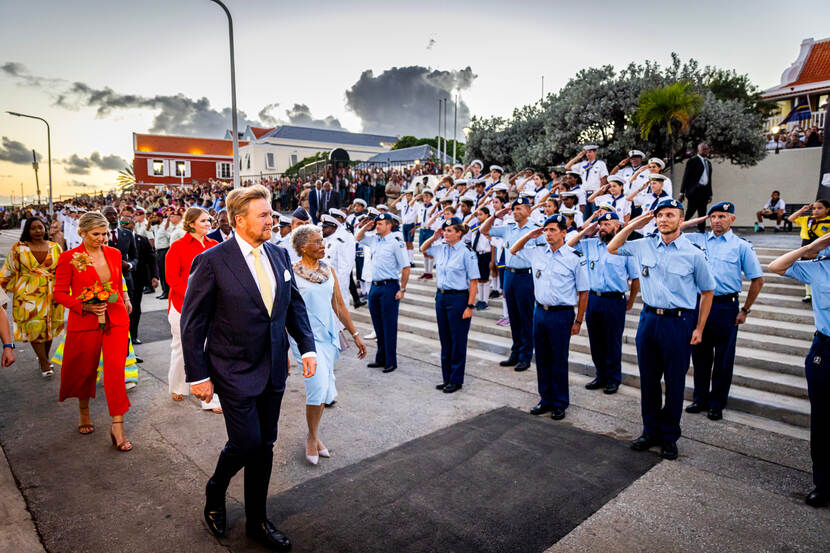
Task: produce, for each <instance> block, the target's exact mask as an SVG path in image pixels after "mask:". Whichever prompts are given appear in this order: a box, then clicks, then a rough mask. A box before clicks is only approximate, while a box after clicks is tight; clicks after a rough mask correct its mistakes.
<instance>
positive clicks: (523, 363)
mask: <svg viewBox="0 0 830 553" xmlns="http://www.w3.org/2000/svg"><path fill="white" fill-rule="evenodd" d="M529 368H530V363H528V362H527V361H519V363H518V364H517V365H516V366H515V367H513V370H514V371H516V372H517V373H520V372H522V371H526V370H527V369H529Z"/></svg>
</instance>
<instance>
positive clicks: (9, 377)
mask: <svg viewBox="0 0 830 553" xmlns="http://www.w3.org/2000/svg"><path fill="white" fill-rule="evenodd" d="M763 236H764V237H766V236H771V237H772V236H776V235H772V234H765V235H763ZM10 243H11V239H10V238H9V237H8V236H0V251H5V250H6V249H7V248H8V246H9V244H10ZM145 298H147V299H146V300H145V302H146V305H145V306H144V309H145V311H146V312H147V318H146V323H143V329H142V332H144V333H146V334H147V335H148V336H153V337H155V338H157V339H156V340H155V341H152V342H149V343H146V344H144V345H142V346H138V353H139V355H141V356H142V357H144V359H145V361H146V362H145V363H144V364H143V365H142V366H141V374H140V383H139V385H138V387H137V388H136V389H135V390H133V391H131V392H130V400H131V401H132V404H133V407H132V409H131V411H130V413H129V414H128V415H127V417H126V419H127V429H128V432H129V436H130V438H131V439H132V441H133V443H134V444H135V450H134V451H133V452H131V453H129V454H120V453H117V452H116V451H115V450H114V449H113V448H112V447H111V446H110V445H109V438H108V436H107V416H106V406H105V402H104V398H103V391H102V392H101V394H100V395H99V397H98V398H97V399H96V400H93V402H92V413H93V419H94V421H95V423H96V424H97V430H96V432H95V433H94V434H92V435H91V436H81V435H79V434H78V433H77V430H76V424H77V407H76V404H74V403H73V402H66V403H63V404H60V403H58V402H57V390H58V381H57V379H54V380H50V381H44V380H43V379H42V378H41V377H40V375H39V371H38V369H37V366H36V363H35V361H34V355H33V353H32V352H31V350H30V349H29V348H28V346H25V345H22V346H21V347H20V349H18V350H17V352H18V362H17V363H16V364H15V365H14V366H13V367H11V368H9V369H5V370H3V371H0V390H2V391H3V401H2V402H0V445H2V449H3V451H4V452H5V457H6V458H7V459H8V465H7V466H4V463H3V462H2V461H3V460H2V458H0V515H3V516H0V551H15V552H19V551H37V550H38V549H37V548H38V547H41V544H42V547H43V548H45V549H46V550H47V551H50V552H58V551H71V552H82V551H96V552H97V551H114V552H119V551H130V552H143V551H146V552H159V551H176V552H182V553H183V552H189V551H194V552H196V551H198V552H206V551H229V550H230V551H239V552H241V551H260V550H261V549H259V548H258V547H257V546H255V545H254V544H251V543H250V542H248V541H247V540H246V539H245V538H244V536H242V534H243V528H242V524H241V522H242V511H241V503H240V500H241V498H242V485H241V484H242V483H241V478H237V479H236V480H235V481H234V483H233V484H232V486H231V489H230V502H229V504H230V510H231V513H230V516H231V524H232V536H231V538H230V539H229V540H228V541H227V542H225V543H219V542H218V541H217V540H215V539H213V538H212V537H211V536H209V535H208V534H207V532H206V530H205V528H204V525H203V523H202V522H201V512H200V511H201V505H202V496H203V487H204V483H205V480H206V478H207V476H208V474H209V473H210V472H211V471H212V469H213V466H214V463H215V461H216V457H217V453H218V451H219V449H220V448H221V447H222V445H223V443H224V440H225V431H224V424H223V421H222V418H221V417H220V416H217V415H213V414H211V413H209V412H203V411H201V410H200V409H199V408H198V405H197V403H196V402H195V401H194V400H192V399H189V400H187V401H185V402H182V403H174V402H172V401H171V400H170V399H169V395H168V394H167V385H166V374H167V360H168V355H169V342H168V341H166V340H165V339H163V337H164V335H165V328H164V324H166V323H165V322H164V304H163V302H160V301H157V300H155V299H154V298H153V297H152V296H145ZM373 349H374V346H373V345H372V346H371V347H370V350H373ZM400 351H401V356H402V359H401V361H400V363H399V365H400V369H399V370H398V371H396V372H395V373H392V374H390V375H382V374H380V373H379V372H378V371H377V370H373V369H368V368H366V367H365V363H364V362H361V361H358V360H357V359H356V358H355V357H354V349H353V348H352V349H351V350H349V351H347V352H345V353H344V355H343V357H342V359H341V361H340V362H339V364H338V366H337V385H338V390H339V392H340V396H339V397H338V402H337V406H336V407H335V408H333V409H330V410H327V411H326V413H325V416H324V418H323V426H322V432H323V434H322V435H323V438H324V440H325V441H326V444H327V445H328V446H329V448H330V450H331V451H332V455H333V456H332V458H331V459H330V460H322V461H321V463H320V465H318V466H316V467H310V466H308V465H306V464H305V462H304V459H303V443H304V436H305V420H304V409H303V405H304V394H303V388H302V382H301V379H300V378H299V377H298V376H297V375H293V376H292V377H290V379H289V382H288V389H287V391H286V394H285V401H284V403H283V410H282V416H281V421H280V436H279V439H278V442H277V446H276V455H275V463H274V472H273V477H272V481H271V489H270V494H271V495H272V496H273V495H275V494H278V493H280V492H282V491H285V490H288V489H290V488H293V487H294V486H296V485H298V484H300V483H304V482H308V481H311V480H312V479H314V478H316V477H318V476H321V475H323V474H328V473H330V472H332V471H335V470H337V469H340V468H344V467H350V466H352V465H354V464H355V463H362V462H363V461H364V460H366V459H368V458H370V457H372V456H375V455H378V454H382V453H384V452H386V451H388V450H389V449H391V448H393V447H395V446H398V445H400V444H402V443H404V442H408V441H410V440H413V439H415V438H418V437H422V436H426V435H427V434H430V433H431V432H433V431H435V430H438V429H441V428H445V427H448V426H451V425H453V424H455V423H458V422H460V421H465V420H468V419H470V418H471V417H473V416H475V415H479V414H481V413H484V412H487V411H491V410H493V409H496V408H499V407H503V406H507V407H514V408H519V409H527V408H528V407H530V406H532V405H533V404H534V403H535V401H536V396H535V394H534V389H535V374H534V371H533V370H530V371H527V372H525V373H515V372H513V371H510V370H505V369H502V368H499V367H497V366H496V365H495V363H494V361H495V360H496V359H495V358H491V356H488V354H482V355H478V356H476V357H474V358H471V359H470V362H469V368H468V379H467V383H466V384H465V388H464V390H463V391H462V392H460V393H457V394H453V395H451V396H447V395H445V394H441V393H438V392H436V391H435V390H434V389H433V386H432V385H433V384H435V383H436V382H437V381H438V380H440V369H439V366H438V356H437V354H436V352H433V351H424V348H423V345H422V344H419V343H418V342H417V341H415V340H413V339H411V338H402V339H401V343H400ZM372 353H373V351H370V355H371V354H372ZM585 382H587V378H585V377H583V376H581V375H571V386H572V390H571V400H572V407H571V408H570V409H569V411H568V418H567V419H566V420H565V421H562V422H554V421H551V420H550V419H546V420H547V423H548V424H552V425H555V424H564V425H573V426H575V427H577V428H580V429H583V430H587V431H590V432H596V433H600V434H605V435H609V436H612V437H614V438H617V439H623V440H624V439H630V438H632V437H634V436H635V435H636V434H637V433H638V432H639V429H640V423H639V395H638V391H637V390H635V389H632V388H628V387H625V386H624V387H623V388H622V390H621V392H620V393H619V394H617V395H615V396H610V397H609V396H604V395H603V394H596V393H591V392H588V391H586V390H584V389H583V388H582V385H583V384H584V383H585ZM528 416H530V415H528ZM683 431H684V437H683V438H682V439H681V441H680V442H679V447H680V451H681V457H680V459H679V460H678V461H675V462H660V463H658V464H657V465H656V466H655V467H654V468H653V469H651V470H650V471H648V472H647V473H646V474H645V475H644V476H643V477H641V478H639V479H638V480H636V481H635V482H634V483H633V484H632V485H631V486H629V487H628V488H626V489H624V490H623V491H622V492H621V493H620V494H619V495H617V496H616V497H615V498H614V499H612V500H611V501H609V502H608V503H606V504H605V505H604V506H603V507H602V508H600V509H599V510H598V511H596V512H595V513H594V514H593V515H592V516H590V517H589V518H587V519H586V520H585V521H583V522H582V523H581V524H580V525H579V526H577V527H576V528H575V529H574V530H573V531H571V532H570V533H569V534H568V535H567V536H565V537H564V538H563V539H562V540H561V541H560V542H559V543H557V544H551V549H550V550H549V551H655V550H673V551H781V550H787V551H825V550H826V545H827V536H828V535H830V510H819V511H816V510H813V509H811V508H809V507H807V506H805V505H804V504H803V502H802V497H803V494H804V493H805V492H806V491H808V490H809V489H810V484H811V478H810V474H809V469H810V465H809V453H808V443H807V441H806V432H805V431H804V430H803V429H799V428H794V427H790V426H787V425H783V424H777V423H773V422H769V421H766V420H763V419H758V418H755V417H752V416H749V415H744V414H740V413H734V412H731V411H727V412H726V413H725V419H724V420H723V421H721V422H719V423H712V422H710V421H708V420H707V419H706V418H705V417H701V416H685V417H684V420H683ZM631 454H632V455H637V454H636V453H633V452H632V453H631ZM642 455H653V453H644V454H642ZM7 467H8V468H7ZM9 468H10V471H11V474H10V473H9V472H8V469H9ZM4 471H5V472H4ZM11 475H13V478H12V477H11ZM460 484H461V485H463V484H464V483H463V482H461V483H460ZM410 493H413V494H414V493H418V490H417V489H413V490H411V491H410ZM563 500H564V501H567V498H551V501H563ZM24 502H25V503H24ZM24 505H25V509H24ZM486 507H487V508H490V509H492V508H499V505H497V504H496V505H487V506H486ZM271 514H272V518H274V519H275V520H277V521H278V520H279V513H271ZM475 522H476V521H475V520H471V521H470V524H471V525H472V524H475ZM320 524H326V521H325V520H321V521H320Z"/></svg>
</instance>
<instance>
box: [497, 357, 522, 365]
mask: <svg viewBox="0 0 830 553" xmlns="http://www.w3.org/2000/svg"><path fill="white" fill-rule="evenodd" d="M518 364H519V359H518V358H516V357H508V358H507V359H505V360H504V361H500V362H499V366H500V367H512V366H514V365H518Z"/></svg>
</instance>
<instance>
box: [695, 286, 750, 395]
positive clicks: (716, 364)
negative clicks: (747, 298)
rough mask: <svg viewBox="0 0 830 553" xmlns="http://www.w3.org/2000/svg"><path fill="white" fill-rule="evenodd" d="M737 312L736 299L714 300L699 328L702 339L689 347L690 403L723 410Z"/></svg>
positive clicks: (728, 385) (736, 338)
mask: <svg viewBox="0 0 830 553" xmlns="http://www.w3.org/2000/svg"><path fill="white" fill-rule="evenodd" d="M738 309H739V307H738V298H737V296H735V297H734V300H733V301H728V300H727V299H720V296H719V297H718V298H716V299H715V301H714V302H713V303H712V310H711V311H710V312H709V318H708V319H706V326H705V327H704V328H703V340H702V341H701V342H700V343H699V344H698V345H696V346H692V366H693V367H694V370H695V374H694V377H695V393H694V400H695V401H696V402H697V403H699V404H700V405H703V406H704V407H705V406H708V407H709V408H710V409H715V410H721V409H723V408H724V407H726V400H727V398H728V397H729V387H730V386H731V385H732V366H733V365H734V364H735V343H736V342H737V340H738V325H736V324H735V318H736V317H737V316H738ZM710 382H711V391H710V387H709V385H710Z"/></svg>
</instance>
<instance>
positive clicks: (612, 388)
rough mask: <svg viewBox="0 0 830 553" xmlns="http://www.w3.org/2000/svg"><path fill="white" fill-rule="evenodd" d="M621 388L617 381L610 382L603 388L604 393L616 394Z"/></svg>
mask: <svg viewBox="0 0 830 553" xmlns="http://www.w3.org/2000/svg"><path fill="white" fill-rule="evenodd" d="M619 389H620V385H619V384H618V383H617V382H609V383H608V384H606V385H605V388H603V389H602V393H603V394H608V395H611V394H616V393H617V390H619Z"/></svg>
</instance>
